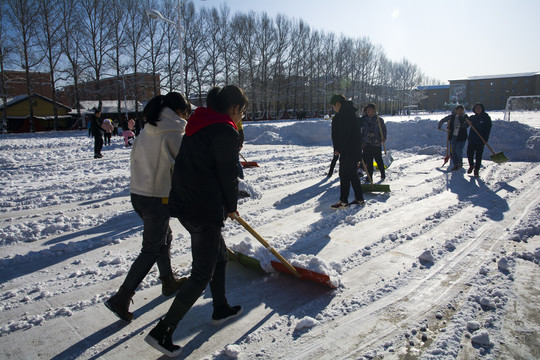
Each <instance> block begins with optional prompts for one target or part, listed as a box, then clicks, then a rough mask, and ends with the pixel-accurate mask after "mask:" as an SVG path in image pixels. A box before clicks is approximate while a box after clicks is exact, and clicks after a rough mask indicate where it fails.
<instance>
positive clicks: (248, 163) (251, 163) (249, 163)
mask: <svg viewBox="0 0 540 360" xmlns="http://www.w3.org/2000/svg"><path fill="white" fill-rule="evenodd" d="M238 154H239V155H240V157H241V158H242V160H244V161H240V164H241V165H242V166H243V167H245V168H250V167H259V164H257V162H255V161H247V160H246V158H245V157H243V156H242V154H240V153H238Z"/></svg>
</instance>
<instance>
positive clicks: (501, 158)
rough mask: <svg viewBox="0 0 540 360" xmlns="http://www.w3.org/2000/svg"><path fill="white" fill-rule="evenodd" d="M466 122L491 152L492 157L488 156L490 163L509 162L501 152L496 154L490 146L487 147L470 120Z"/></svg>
mask: <svg viewBox="0 0 540 360" xmlns="http://www.w3.org/2000/svg"><path fill="white" fill-rule="evenodd" d="M467 122H468V123H469V125H470V127H471V129H473V130H474V132H475V133H476V135H478V136H479V137H480V139H481V140H482V142H483V143H484V144H485V145H487V147H488V148H489V150H491V152H492V153H493V155H490V158H491V161H493V162H495V163H498V164H500V163H504V162H507V161H510V159H509V158H507V157H506V156H505V155H504V153H503V152H502V151H501V152H498V153H496V152H495V151H493V149H492V148H491V146H489V144H488V143H487V141H486V140H484V138H483V137H482V135H480V133H479V132H478V130H476V128H475V127H474V126H473V124H472V123H471V122H470V120H467Z"/></svg>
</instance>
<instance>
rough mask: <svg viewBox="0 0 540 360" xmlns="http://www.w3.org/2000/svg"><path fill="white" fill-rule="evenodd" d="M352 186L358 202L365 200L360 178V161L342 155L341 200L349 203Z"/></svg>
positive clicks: (340, 167) (340, 159)
mask: <svg viewBox="0 0 540 360" xmlns="http://www.w3.org/2000/svg"><path fill="white" fill-rule="evenodd" d="M351 185H352V188H353V191H354V197H355V198H356V200H359V201H361V200H364V194H363V193H362V185H361V184H360V179H359V178H358V160H355V159H353V158H350V157H346V156H343V155H340V157H339V186H340V191H341V194H340V196H339V200H341V201H343V202H348V199H349V191H350V190H351Z"/></svg>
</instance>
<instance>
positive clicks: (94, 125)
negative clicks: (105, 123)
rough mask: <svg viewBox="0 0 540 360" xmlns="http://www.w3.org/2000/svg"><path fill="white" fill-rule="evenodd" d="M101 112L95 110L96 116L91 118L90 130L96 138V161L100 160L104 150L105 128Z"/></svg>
mask: <svg viewBox="0 0 540 360" xmlns="http://www.w3.org/2000/svg"><path fill="white" fill-rule="evenodd" d="M100 117H101V110H100V109H94V115H92V117H91V118H90V130H91V131H92V136H93V137H94V159H100V158H102V157H103V155H101V149H103V131H104V130H103V128H102V127H101V120H100Z"/></svg>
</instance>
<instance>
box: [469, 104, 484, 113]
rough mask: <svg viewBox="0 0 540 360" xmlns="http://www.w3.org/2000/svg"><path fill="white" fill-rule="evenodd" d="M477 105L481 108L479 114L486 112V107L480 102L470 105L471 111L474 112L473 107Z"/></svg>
mask: <svg viewBox="0 0 540 360" xmlns="http://www.w3.org/2000/svg"><path fill="white" fill-rule="evenodd" d="M477 106H480V108H481V109H482V110H481V111H480V114H482V113H485V112H486V109H485V108H484V104H482V103H476V104H474V106H473V107H472V111H473V112H474V108H475V107H477Z"/></svg>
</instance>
